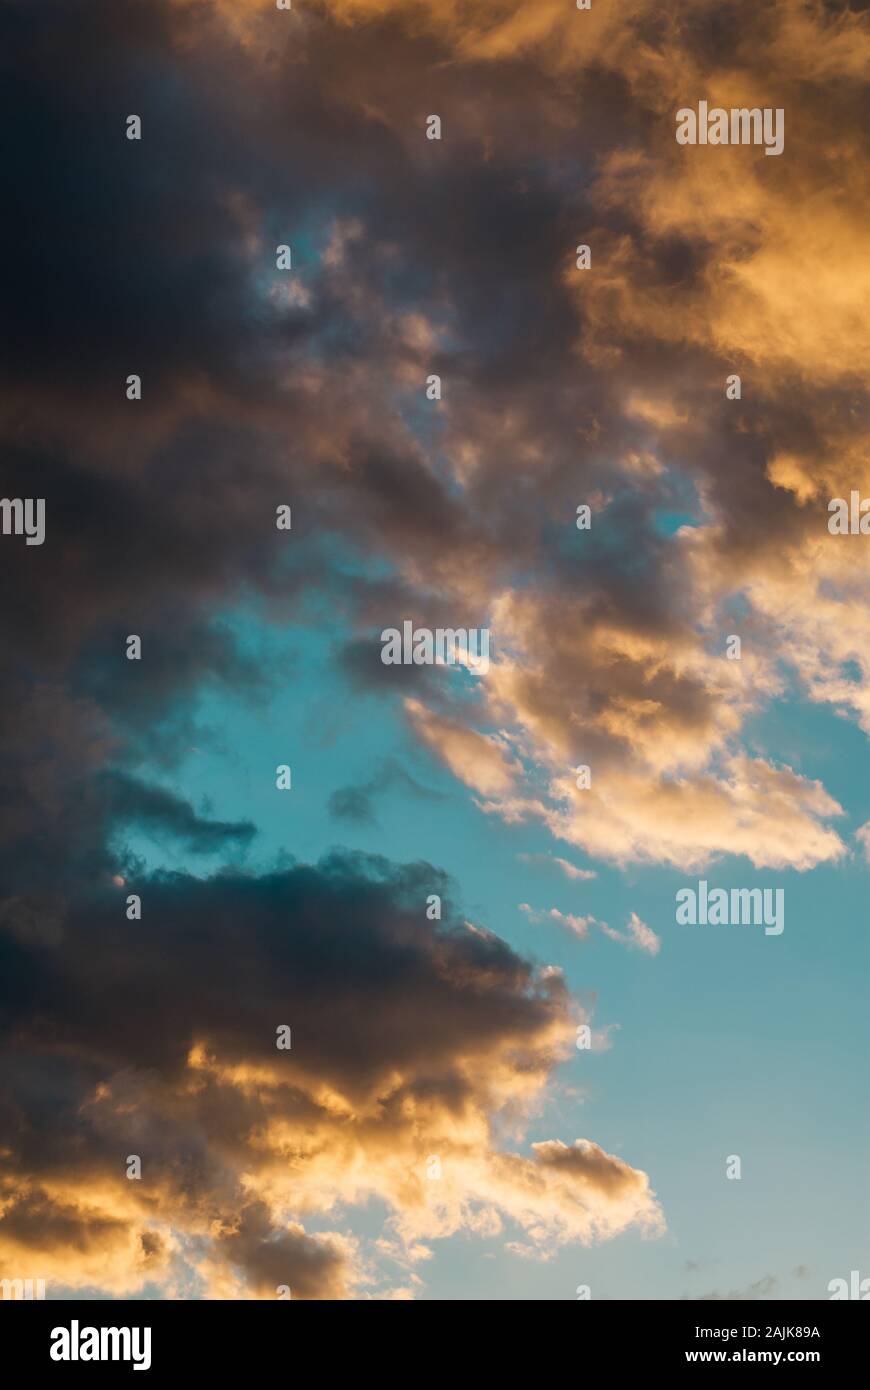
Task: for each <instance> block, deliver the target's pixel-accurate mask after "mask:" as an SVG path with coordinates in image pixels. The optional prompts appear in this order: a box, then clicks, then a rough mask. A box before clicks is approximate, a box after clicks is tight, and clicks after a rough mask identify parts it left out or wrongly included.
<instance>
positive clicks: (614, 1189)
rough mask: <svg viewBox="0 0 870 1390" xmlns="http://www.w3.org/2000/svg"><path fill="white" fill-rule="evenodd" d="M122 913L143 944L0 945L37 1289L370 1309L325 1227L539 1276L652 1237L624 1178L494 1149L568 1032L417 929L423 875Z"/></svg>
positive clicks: (373, 869)
mask: <svg viewBox="0 0 870 1390" xmlns="http://www.w3.org/2000/svg"><path fill="white" fill-rule="evenodd" d="M136 886H137V891H139V892H140V893H141V895H142V898H143V904H144V905H145V911H146V913H147V916H148V923H149V925H148V929H147V931H141V932H139V931H138V930H137V931H136V933H135V934H133V933H132V930H131V931H130V932H125V931H124V930H122V929H120V928H119V925H118V914H119V908H118V900H117V896H115V895H113V894H111V893H109V892H106V893H105V894H97V895H95V896H93V897H92V899H91V901H90V902H89V903H88V904H82V905H80V906H76V907H75V908H74V909H72V910H71V912H70V914H69V916H68V919H67V922H66V925H65V929H64V932H63V935H62V937H61V939H60V940H59V941H56V942H52V943H51V944H46V943H45V942H43V941H29V942H25V941H22V939H21V938H20V936H10V935H8V934H4V935H3V936H2V938H0V941H2V950H3V957H4V961H3V972H2V979H3V985H2V994H3V1000H2V1003H3V1016H4V1018H5V1019H6V1020H7V1023H6V1037H5V1043H6V1046H5V1061H4V1067H3V1071H4V1086H3V1094H4V1096H5V1097H6V1099H5V1101H4V1105H3V1132H4V1134H5V1135H6V1136H7V1151H6V1156H5V1157H6V1162H5V1167H4V1177H3V1181H2V1194H0V1212H2V1214H0V1262H2V1263H3V1264H4V1265H5V1266H9V1267H12V1266H14V1267H16V1268H17V1267H19V1266H20V1265H21V1263H22V1261H24V1263H28V1262H30V1263H32V1260H33V1259H36V1258H37V1256H38V1260H37V1262H38V1264H39V1267H40V1269H41V1270H43V1271H44V1277H45V1278H47V1279H48V1280H49V1282H51V1283H54V1284H55V1285H65V1286H68V1287H74V1288H81V1287H90V1286H98V1287H99V1288H101V1289H104V1290H105V1291H107V1292H112V1293H115V1294H123V1293H130V1292H133V1291H136V1290H140V1289H141V1288H142V1287H143V1286H144V1285H145V1284H146V1283H149V1284H150V1283H153V1284H155V1285H156V1286H158V1287H160V1288H161V1289H163V1290H164V1291H165V1290H172V1289H176V1290H177V1289H187V1290H189V1291H190V1290H192V1291H194V1292H197V1291H198V1292H199V1293H200V1294H201V1295H202V1294H205V1295H207V1296H218V1297H236V1296H246V1297H274V1296H275V1288H276V1287H277V1285H279V1284H287V1285H289V1286H290V1287H291V1288H292V1289H293V1296H294V1297H302V1298H309V1297H310V1298H333V1297H357V1296H371V1295H372V1294H373V1293H374V1294H375V1296H380V1293H382V1292H385V1291H386V1290H385V1288H384V1287H383V1279H382V1276H381V1275H379V1274H378V1273H377V1272H376V1271H373V1267H372V1264H371V1252H370V1254H369V1255H366V1252H365V1251H364V1250H362V1249H361V1248H360V1243H359V1238H358V1237H355V1236H353V1235H352V1234H351V1233H350V1232H349V1231H347V1230H345V1229H343V1228H342V1225H341V1224H340V1223H341V1221H342V1219H344V1218H343V1214H344V1213H346V1211H347V1210H348V1209H349V1208H351V1207H354V1206H359V1205H362V1204H364V1203H366V1202H368V1201H370V1200H371V1199H372V1198H376V1199H377V1200H378V1201H380V1202H382V1203H383V1204H384V1206H385V1208H386V1211H387V1227H386V1229H387V1230H388V1231H391V1232H392V1234H393V1237H394V1238H395V1239H397V1240H398V1241H399V1248H408V1249H409V1250H413V1249H414V1248H415V1246H416V1245H417V1244H418V1243H419V1242H420V1241H421V1240H431V1239H436V1238H442V1237H444V1236H446V1235H449V1234H451V1233H453V1232H456V1231H459V1230H465V1231H468V1232H471V1233H473V1232H475V1231H477V1232H479V1233H483V1232H495V1231H498V1230H501V1229H502V1228H508V1229H510V1228H515V1229H519V1230H520V1231H521V1232H522V1233H524V1238H525V1239H526V1240H528V1241H530V1242H531V1243H532V1244H535V1245H537V1246H540V1247H541V1248H542V1249H545V1248H547V1247H548V1246H549V1245H551V1244H554V1243H555V1244H558V1243H560V1242H563V1241H573V1240H580V1241H592V1240H597V1239H605V1238H608V1237H610V1236H612V1235H614V1234H616V1233H617V1232H618V1231H621V1230H626V1229H628V1228H629V1227H632V1226H635V1225H637V1226H639V1227H641V1228H643V1229H648V1230H650V1231H657V1230H660V1229H661V1228H662V1214H661V1211H660V1209H659V1207H658V1204H657V1202H656V1200H655V1197H654V1195H653V1193H652V1192H651V1190H650V1186H649V1181H648V1179H647V1177H646V1175H645V1174H644V1173H642V1172H641V1171H640V1170H637V1169H633V1168H631V1167H630V1166H629V1165H628V1164H626V1163H624V1162H623V1161H622V1160H620V1159H616V1158H615V1157H610V1156H603V1155H602V1152H601V1151H600V1150H599V1149H597V1148H596V1146H594V1145H586V1144H585V1141H584V1145H583V1146H582V1154H581V1153H580V1151H579V1150H578V1157H577V1158H576V1159H575V1160H572V1162H573V1167H572V1168H571V1170H570V1171H569V1169H568V1168H567V1167H566V1165H565V1164H563V1163H560V1162H557V1161H556V1160H555V1159H554V1157H553V1155H554V1152H555V1151H554V1150H552V1146H547V1145H545V1146H543V1147H541V1146H540V1145H533V1146H532V1149H531V1151H530V1153H529V1154H528V1155H526V1154H523V1153H522V1152H520V1151H516V1152H515V1151H513V1150H511V1149H505V1148H503V1147H501V1146H500V1145H499V1144H498V1143H497V1141H496V1139H495V1132H496V1125H497V1122H498V1119H499V1117H501V1119H502V1121H505V1120H509V1121H510V1123H511V1125H512V1127H513V1129H514V1130H515V1131H516V1130H517V1128H520V1129H521V1128H522V1127H523V1124H524V1117H525V1118H526V1119H527V1118H528V1116H529V1115H530V1113H531V1111H532V1110H533V1109H534V1108H535V1107H536V1106H537V1104H538V1102H539V1100H540V1097H541V1095H542V1093H543V1091H544V1089H545V1087H546V1086H547V1084H548V1080H549V1078H550V1075H551V1073H552V1071H553V1069H554V1067H555V1066H556V1065H557V1063H558V1062H559V1061H560V1060H561V1059H563V1058H565V1057H566V1056H567V1055H569V1053H570V1050H571V1048H572V1046H573V1040H574V1030H575V1027H576V1020H577V1018H578V1017H583V1016H584V1015H583V1013H582V1010H579V1008H578V1006H576V1005H575V1004H573V1003H572V1001H571V999H570V997H569V995H568V994H567V991H566V989H565V985H564V982H563V980H562V978H561V975H560V974H559V972H554V971H544V972H540V973H538V972H536V971H535V969H534V968H533V967H532V966H531V965H530V964H528V963H527V962H525V961H524V960H522V959H521V958H520V957H519V956H517V955H516V954H515V953H514V952H513V951H511V950H510V948H509V947H507V946H506V945H505V944H504V943H503V942H501V941H500V940H499V939H498V938H497V937H496V936H494V935H493V934H492V933H487V932H479V931H469V930H468V929H467V928H466V927H465V926H464V925H462V923H461V921H459V920H458V919H456V918H455V916H454V915H453V914H452V913H451V912H449V909H448V912H447V913H446V914H445V920H444V921H443V922H442V923H440V924H434V923H430V922H428V921H427V919H426V916H425V912H424V910H423V909H424V906H425V901H426V894H427V892H429V891H430V890H432V888H433V887H434V888H435V889H437V890H439V891H440V892H442V893H443V894H444V900H445V902H446V903H447V904H449V901H450V898H449V893H448V891H447V885H446V884H445V883H444V882H443V876H442V875H439V874H438V873H437V871H435V870H434V869H432V868H430V867H429V866H426V865H416V866H408V867H406V868H404V869H401V868H393V867H392V866H390V865H388V864H387V863H386V861H384V860H381V859H370V858H363V857H360V856H353V855H336V856H332V857H331V858H329V859H327V860H325V861H324V862H323V863H321V864H320V865H319V866H317V867H303V866H299V867H298V868H294V869H292V870H287V871H284V872H281V873H273V874H270V875H265V876H262V875H261V876H259V877H255V876H245V875H240V874H238V873H237V872H236V873H234V872H231V871H223V872H222V873H220V874H218V875H216V876H214V877H212V878H209V879H194V878H191V877H190V876H188V875H185V874H178V873H174V874H171V875H165V876H161V875H157V876H155V877H153V878H151V879H149V880H148V881H145V882H142V883H137V885H136ZM336 960H340V961H341V970H340V971H338V972H336V970H335V968H334V962H335V961H336ZM167 962H169V963H170V968H167ZM35 993H38V995H39V998H40V1007H39V1011H38V1013H34V1012H33V1011H32V1009H31V1008H30V1006H29V1001H30V999H32V998H33V997H34V995H35ZM155 1019H159V1020H160V1026H159V1028H155V1026H154V1020H155ZM284 1025H286V1026H287V1027H290V1029H291V1040H292V1047H291V1049H290V1050H287V1051H282V1050H278V1049H277V1048H276V1037H277V1030H278V1029H279V1028H280V1027H282V1026H284ZM36 1113H40V1114H41V1115H42V1116H43V1119H44V1123H41V1124H40V1125H39V1126H34V1125H33V1124H32V1123H31V1119H32V1117H33V1116H34V1115H35V1114H36ZM71 1127H72V1128H73V1129H74V1131H75V1134H76V1140H75V1144H74V1145H73V1146H72V1147H71V1146H70V1142H69V1135H70V1133H71ZM131 1154H132V1155H139V1156H140V1158H141V1162H142V1177H141V1180H135V1179H134V1180H132V1181H131V1180H129V1179H128V1178H127V1176H126V1166H125V1165H126V1162H127V1157H126V1156H127V1155H131ZM433 1154H434V1155H437V1156H438V1158H439V1163H440V1175H439V1177H438V1179H437V1180H434V1181H433V1180H431V1179H430V1176H429V1173H428V1169H427V1163H428V1160H429V1158H430V1157H431V1155H433ZM312 1220H313V1221H316V1222H317V1223H318V1229H317V1230H316V1231H311V1230H309V1229H308V1227H309V1223H310V1222H311V1221H312ZM324 1220H328V1221H331V1228H329V1229H325V1230H324V1229H322V1225H323V1222H324ZM337 1223H338V1224H337ZM28 1267H29V1264H28ZM379 1280H380V1281H381V1282H380V1283H379V1282H378V1281H379Z"/></svg>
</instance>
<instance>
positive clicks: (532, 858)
mask: <svg viewBox="0 0 870 1390" xmlns="http://www.w3.org/2000/svg"><path fill="white" fill-rule="evenodd" d="M517 858H518V859H519V861H520V863H521V864H555V865H556V867H557V868H559V869H560V870H561V871H562V873H563V874H564V875H565V877H566V878H572V879H581V880H583V881H584V882H585V881H588V880H589V879H592V878H597V877H598V875H597V874H596V872H595V870H594V869H578V868H577V866H576V864H571V863H569V862H568V860H567V859H560V858H559V856H558V855H556V854H518V855H517Z"/></svg>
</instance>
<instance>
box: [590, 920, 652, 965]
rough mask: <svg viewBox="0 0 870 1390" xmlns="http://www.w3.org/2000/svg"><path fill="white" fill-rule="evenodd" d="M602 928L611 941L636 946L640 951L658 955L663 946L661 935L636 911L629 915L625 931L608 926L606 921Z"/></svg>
mask: <svg viewBox="0 0 870 1390" xmlns="http://www.w3.org/2000/svg"><path fill="white" fill-rule="evenodd" d="M601 930H602V931H603V932H604V934H605V936H609V937H610V939H611V941H619V942H621V943H622V944H623V945H624V946H635V947H637V949H638V950H639V951H645V952H646V953H647V955H650V956H657V955H658V953H659V951H660V950H661V948H662V942H661V937H659V936H657V935H656V933H655V932H654V931H653V929H652V927H648V926H647V924H646V922H642V921H641V919H640V918H639V917H638V915H637V913H636V912H632V913H631V914H630V915H629V918H628V923H627V926H626V931H625V932H620V931H617V930H616V929H615V928H614V927H608V926H607V925H606V923H604V922H602V924H601Z"/></svg>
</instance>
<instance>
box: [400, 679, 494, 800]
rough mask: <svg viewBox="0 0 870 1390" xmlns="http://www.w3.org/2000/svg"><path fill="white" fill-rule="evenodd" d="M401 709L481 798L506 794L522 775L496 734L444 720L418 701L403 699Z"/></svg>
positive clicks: (434, 749)
mask: <svg viewBox="0 0 870 1390" xmlns="http://www.w3.org/2000/svg"><path fill="white" fill-rule="evenodd" d="M405 709H406V711H407V713H408V716H409V718H410V719H411V722H412V724H413V726H414V728H415V729H416V731H417V733H418V734H419V735H420V737H421V738H422V739H423V741H424V742H425V743H426V744H427V745H428V747H429V748H430V749H431V750H432V751H433V752H434V753H436V754H437V756H438V757H439V758H440V759H441V761H442V762H444V763H445V764H446V765H447V767H449V769H450V771H451V772H452V773H453V774H454V775H455V776H456V777H458V778H459V779H460V780H461V781H462V782H464V783H465V784H466V786H469V787H472V788H473V789H474V791H476V792H479V793H480V794H481V796H494V795H498V794H499V793H502V792H507V791H509V790H510V788H511V787H512V786H513V785H514V782H515V781H516V779H517V777H518V776H519V774H520V773H521V772H522V764H521V763H520V762H519V760H518V759H516V758H511V757H510V756H509V754H508V751H507V748H506V745H505V743H504V740H503V739H501V738H500V737H499V736H498V735H497V734H481V733H478V732H477V731H476V730H474V729H469V728H467V727H466V726H465V725H463V724H461V723H459V722H458V721H456V720H451V719H445V718H443V717H442V716H440V715H438V714H436V713H434V712H433V711H432V710H430V709H427V708H426V706H425V705H423V704H421V703H420V701H419V700H410V699H409V700H406V701H405Z"/></svg>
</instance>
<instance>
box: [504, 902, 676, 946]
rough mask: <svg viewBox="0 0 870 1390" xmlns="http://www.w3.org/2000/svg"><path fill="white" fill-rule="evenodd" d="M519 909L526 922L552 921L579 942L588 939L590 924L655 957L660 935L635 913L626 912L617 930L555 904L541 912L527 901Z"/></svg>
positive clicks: (659, 944) (612, 939) (615, 939)
mask: <svg viewBox="0 0 870 1390" xmlns="http://www.w3.org/2000/svg"><path fill="white" fill-rule="evenodd" d="M519 908H520V911H521V912H524V913H525V914H526V916H527V917H528V918H529V921H531V922H535V923H537V924H540V923H541V922H555V923H557V925H558V926H560V927H566V928H567V929H568V931H570V932H573V934H574V935H575V936H576V937H579V939H580V940H581V941H588V939H589V934H590V930H591V929H592V928H593V927H598V928H599V930H600V931H602V932H603V933H604V935H605V936H607V937H609V938H610V940H611V941H618V942H620V943H621V944H622V945H623V946H633V947H636V948H637V949H638V950H640V951H645V952H646V953H647V954H648V955H651V956H657V955H658V953H659V951H660V950H661V944H662V943H661V938H660V937H659V936H657V935H656V933H655V932H654V931H653V929H652V927H648V926H647V924H646V922H642V921H641V919H640V918H639V917H638V915H637V913H636V912H632V913H630V914H629V918H628V923H627V924H626V930H625V931H624V932H621V931H617V930H616V928H615V927H609V926H608V925H607V923H606V922H600V921H599V920H598V918H597V917H592V916H591V915H590V916H586V917H577V916H575V915H573V914H572V913H570V912H561V911H560V910H559V908H557V907H551V908H550V909H549V911H547V912H544V911H541V910H539V909H537V908H533V907H530V906H529V904H528V903H520V904H519Z"/></svg>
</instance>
